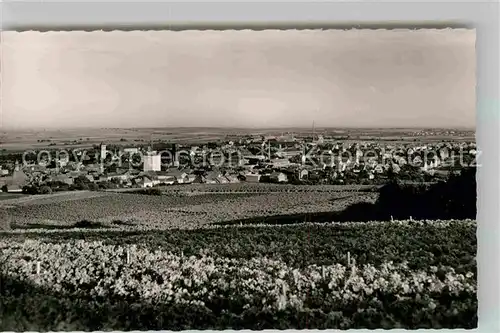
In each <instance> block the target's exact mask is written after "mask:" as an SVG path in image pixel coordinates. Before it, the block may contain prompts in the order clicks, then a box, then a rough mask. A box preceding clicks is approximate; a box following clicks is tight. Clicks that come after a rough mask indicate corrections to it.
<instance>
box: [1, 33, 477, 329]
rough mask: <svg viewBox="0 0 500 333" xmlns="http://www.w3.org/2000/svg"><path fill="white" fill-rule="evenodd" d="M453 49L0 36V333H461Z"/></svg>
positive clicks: (471, 136) (472, 242)
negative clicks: (319, 332)
mask: <svg viewBox="0 0 500 333" xmlns="http://www.w3.org/2000/svg"><path fill="white" fill-rule="evenodd" d="M475 45H476V30H475V29H472V28H471V29H469V28H442V29H429V28H422V29H399V28H398V29H361V28H352V29H281V30H279V29H261V30H252V29H241V30H236V29H235V30H230V29H227V30H201V29H200V30H196V29H191V30H179V31H173V30H134V31H120V30H114V31H98V30H94V31H76V30H75V31H44V32H42V31H35V30H33V31H2V39H1V48H2V50H1V126H0V127H1V128H0V133H1V135H0V151H1V153H0V187H1V191H0V192H1V193H0V331H111V330H114V331H132V330H135V331H146V330H172V331H180V330H228V329H232V330H240V329H247V330H263V329H396V328H397V329H475V328H476V327H477V324H478V314H477V313H478V299H477V285H478V283H477V266H478V265H477V262H476V254H477V244H478V242H477V236H476V232H477V222H476V215H477V208H476V201H477V184H476V172H477V170H478V169H479V168H480V167H481V164H480V163H479V162H478V161H480V160H481V158H480V155H481V150H480V149H479V148H478V147H477V146H476V46H475Z"/></svg>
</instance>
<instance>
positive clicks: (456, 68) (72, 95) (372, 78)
mask: <svg viewBox="0 0 500 333" xmlns="http://www.w3.org/2000/svg"><path fill="white" fill-rule="evenodd" d="M2 37H3V56H2V62H3V63H2V80H3V83H2V121H3V126H4V127H47V128H48V127H152V126H154V127H177V126H183V127H189V126H206V127H226V126H230V127H292V126H300V127H310V126H311V125H312V122H313V120H314V121H315V124H316V126H317V127H323V126H324V127H351V126H354V127H356V126H360V127H420V126H421V127H462V126H464V127H474V126H475V117H476V115H475V103H476V101H475V85H476V80H475V65H476V64H475V62H476V60H475V31H474V30H451V29H448V30H418V31H408V30H396V31H394V30H393V31H391V30H351V31H341V30H325V31H320V30H305V31H299V30H297V31H295V30H289V31H277V30H274V31H273V30H269V31H250V30H246V31H182V32H169V31H142V32H141V31H136V32H119V31H118V32H50V33H39V32H22V33H17V32H3V36H2Z"/></svg>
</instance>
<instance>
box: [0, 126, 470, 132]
mask: <svg viewBox="0 0 500 333" xmlns="http://www.w3.org/2000/svg"><path fill="white" fill-rule="evenodd" d="M85 129H92V130H106V129H121V130H127V129H143V130H146V129H214V130H215V129H217V130H221V129H223V130H227V129H230V130H286V129H300V130H304V129H310V130H312V129H313V126H277V127H229V126H164V127H154V126H137V127H128V126H125V127H95V126H88V127H87V126H82V127H2V131H9V130H56V131H57V130H85ZM314 129H315V130H322V129H329V130H331V129H337V130H343V129H398V130H404V129H408V130H424V129H432V130H437V129H442V130H476V126H452V127H443V126H387V127H384V126H373V127H371V126H338V127H333V126H316V125H315V126H314Z"/></svg>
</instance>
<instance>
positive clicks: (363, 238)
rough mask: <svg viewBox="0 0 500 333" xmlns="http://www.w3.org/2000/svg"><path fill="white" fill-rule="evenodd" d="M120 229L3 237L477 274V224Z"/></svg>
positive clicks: (298, 264)
mask: <svg viewBox="0 0 500 333" xmlns="http://www.w3.org/2000/svg"><path fill="white" fill-rule="evenodd" d="M116 229H117V230H112V229H111V230H110V229H92V228H90V229H75V230H66V229H59V230H58V229H46V230H42V229H39V230H16V231H10V232H3V233H0V237H1V238H3V239H5V241H7V240H12V241H23V240H24V239H40V240H43V241H44V242H48V243H65V242H68V241H73V240H86V241H103V242H104V244H107V245H134V244H138V245H142V246H144V247H147V248H149V249H151V250H156V249H158V248H162V249H164V250H167V251H171V252H172V253H176V254H179V255H180V254H181V253H184V255H187V256H191V255H198V254H199V253H200V252H203V253H206V254H208V255H211V256H220V257H225V258H234V259H251V258H253V257H262V256H264V257H267V258H270V259H274V260H280V261H283V262H285V263H287V264H288V265H291V266H293V267H306V266H308V265H312V264H318V265H332V264H336V263H344V264H345V263H347V258H346V255H347V252H350V254H351V256H352V257H354V258H356V260H357V262H358V264H377V265H378V264H381V263H383V262H386V261H394V262H400V261H401V258H405V259H407V260H408V261H409V262H408V264H409V265H410V267H411V268H412V269H425V268H426V267H428V266H430V265H439V264H442V265H447V266H451V267H454V268H455V269H456V270H457V272H459V273H463V274H465V272H466V271H469V270H470V271H475V270H476V258H475V256H476V247H477V239H476V222H475V221H468V220H464V221H456V220H449V221H394V222H375V221H372V222H346V223H344V222H342V223H301V224H298V225H253V226H245V225H242V226H240V225H235V226H203V227H199V228H198V229H196V230H182V229H172V230H167V231H164V230H155V229H149V228H142V229H137V228H136V227H134V226H132V227H126V226H120V227H117V228H116Z"/></svg>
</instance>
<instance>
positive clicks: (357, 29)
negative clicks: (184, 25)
mask: <svg viewBox="0 0 500 333" xmlns="http://www.w3.org/2000/svg"><path fill="white" fill-rule="evenodd" d="M173 25H175V24H173ZM227 25H228V28H227V29H225V28H223V27H221V28H220V29H204V28H203V27H202V25H200V29H196V28H189V29H179V30H170V29H168V26H167V27H165V28H164V29H161V28H158V29H142V30H141V29H134V30H126V29H125V30H120V29H113V30H108V29H105V28H101V29H99V28H95V29H92V28H89V30H66V29H64V30H57V29H54V30H48V31H39V30H36V29H32V30H21V31H18V30H15V29H13V30H8V29H7V30H2V31H1V32H2V33H5V32H9V33H18V34H27V33H38V34H44V33H55V32H57V33H87V34H88V33H103V32H104V33H132V34H134V33H144V32H147V33H200V32H208V33H215V32H218V33H223V32H231V33H234V32H238V33H249V32H252V33H255V32H261V33H264V32H283V33H290V32H319V31H321V32H337V33H341V32H344V33H345V32H361V31H362V32H413V33H421V32H435V33H444V32H471V31H476V28H474V27H471V28H465V27H461V28H453V27H443V28H426V27H422V28H396V27H395V28H369V27H367V28H362V27H361V28H360V27H356V25H353V27H352V28H343V27H341V26H340V27H339V28H335V27H331V28H304V29H301V28H283V29H279V28H270V29H266V28H265V27H263V28H258V27H256V28H255V29H252V28H244V29H235V28H232V29H231V28H230V26H231V24H227Z"/></svg>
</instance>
